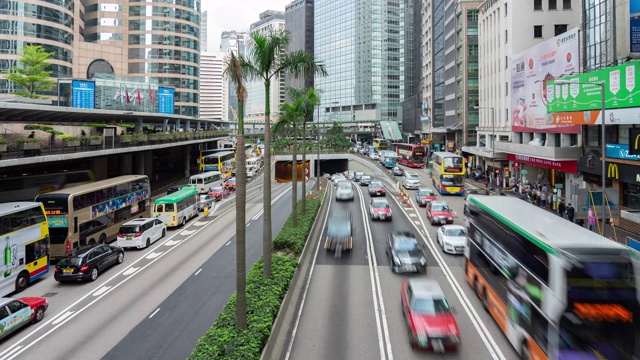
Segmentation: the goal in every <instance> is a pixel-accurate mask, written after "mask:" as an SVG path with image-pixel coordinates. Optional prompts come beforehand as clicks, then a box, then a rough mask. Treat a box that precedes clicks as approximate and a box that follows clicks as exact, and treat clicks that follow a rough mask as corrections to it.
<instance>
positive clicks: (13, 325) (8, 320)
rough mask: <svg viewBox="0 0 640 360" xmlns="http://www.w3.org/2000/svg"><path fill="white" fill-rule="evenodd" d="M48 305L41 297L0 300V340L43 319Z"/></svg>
mask: <svg viewBox="0 0 640 360" xmlns="http://www.w3.org/2000/svg"><path fill="white" fill-rule="evenodd" d="M48 307H49V303H48V302H47V299H45V298H41V297H23V298H19V299H11V298H0V338H4V337H5V336H7V335H9V334H11V333H12V332H14V331H16V330H18V329H20V328H22V327H23V326H26V325H27V324H30V323H34V324H35V323H37V322H39V321H40V320H42V319H43V318H44V312H45V311H47V308H48Z"/></svg>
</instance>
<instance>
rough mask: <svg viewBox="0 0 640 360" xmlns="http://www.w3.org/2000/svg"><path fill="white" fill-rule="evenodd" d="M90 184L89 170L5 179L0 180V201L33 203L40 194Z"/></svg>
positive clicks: (91, 176) (90, 174) (91, 179)
mask: <svg viewBox="0 0 640 360" xmlns="http://www.w3.org/2000/svg"><path fill="white" fill-rule="evenodd" d="M90 182H93V173H92V172H91V171H89V170H79V171H65V172H56V173H50V174H29V175H24V176H16V177H5V178H0V199H2V201H3V202H10V201H33V199H35V197H36V196H38V195H40V194H44V193H48V192H51V191H55V190H60V189H66V188H70V187H74V186H78V185H82V184H88V183H90Z"/></svg>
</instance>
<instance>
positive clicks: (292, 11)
mask: <svg viewBox="0 0 640 360" xmlns="http://www.w3.org/2000/svg"><path fill="white" fill-rule="evenodd" d="M284 26H285V29H286V30H287V31H289V33H290V34H291V44H290V45H289V51H290V52H292V51H300V50H302V51H304V52H306V53H307V54H311V55H313V0H295V1H292V2H291V3H289V4H288V5H287V6H286V7H285V12H284ZM285 84H286V85H288V86H293V87H296V88H300V89H308V88H310V87H312V86H313V75H310V76H307V77H304V78H302V77H298V78H296V77H294V76H292V75H290V74H287V75H286V77H285Z"/></svg>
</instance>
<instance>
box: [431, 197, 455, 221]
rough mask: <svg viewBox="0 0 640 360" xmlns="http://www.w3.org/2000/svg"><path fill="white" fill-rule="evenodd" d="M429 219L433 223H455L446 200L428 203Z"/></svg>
mask: <svg viewBox="0 0 640 360" xmlns="http://www.w3.org/2000/svg"><path fill="white" fill-rule="evenodd" d="M427 219H429V222H431V225H437V224H442V225H444V224H453V214H452V213H451V209H450V208H449V205H447V203H446V202H444V201H430V202H429V203H428V204H427Z"/></svg>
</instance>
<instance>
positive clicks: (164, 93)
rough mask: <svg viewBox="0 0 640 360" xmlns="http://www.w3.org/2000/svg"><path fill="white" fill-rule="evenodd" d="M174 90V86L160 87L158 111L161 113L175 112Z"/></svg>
mask: <svg viewBox="0 0 640 360" xmlns="http://www.w3.org/2000/svg"><path fill="white" fill-rule="evenodd" d="M174 91H175V90H174V89H173V88H165V87H161V88H158V112H159V113H160V114H173V102H174Z"/></svg>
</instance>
